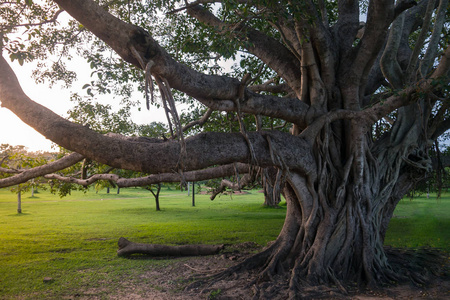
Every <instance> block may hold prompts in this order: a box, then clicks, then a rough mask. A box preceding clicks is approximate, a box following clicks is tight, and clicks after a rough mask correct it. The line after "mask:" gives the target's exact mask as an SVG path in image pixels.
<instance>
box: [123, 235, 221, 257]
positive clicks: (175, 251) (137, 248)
mask: <svg viewBox="0 0 450 300" xmlns="http://www.w3.org/2000/svg"><path fill="white" fill-rule="evenodd" d="M118 244H119V250H117V255H118V256H129V255H132V254H146V255H149V256H202V255H213V254H217V253H218V252H219V251H220V250H222V249H223V248H224V245H181V246H168V245H157V244H142V243H133V242H130V241H129V240H127V239H126V238H124V237H121V238H120V239H119V243H118Z"/></svg>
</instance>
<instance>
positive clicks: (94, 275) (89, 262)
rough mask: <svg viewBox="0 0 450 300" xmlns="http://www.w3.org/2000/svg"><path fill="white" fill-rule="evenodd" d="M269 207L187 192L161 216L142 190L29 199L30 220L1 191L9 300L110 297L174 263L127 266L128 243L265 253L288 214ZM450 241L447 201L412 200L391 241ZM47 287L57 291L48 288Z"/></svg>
mask: <svg viewBox="0 0 450 300" xmlns="http://www.w3.org/2000/svg"><path fill="white" fill-rule="evenodd" d="M262 202H263V195H262V194H260V193H258V192H256V191H251V192H250V194H246V195H235V196H233V197H232V198H230V197H229V196H221V197H220V198H217V199H216V200H214V201H210V200H209V198H208V196H205V195H196V206H195V207H192V205H191V197H189V196H187V193H186V192H183V193H182V192H180V191H176V190H163V191H162V193H161V196H160V203H161V209H162V211H156V210H155V202H154V199H153V196H152V195H151V194H150V192H148V191H145V190H143V189H139V188H136V189H134V188H133V189H123V190H121V193H120V194H119V195H117V194H115V193H111V194H106V192H105V190H103V191H100V192H99V193H98V194H96V193H95V192H94V191H91V192H89V193H87V194H84V193H82V192H75V193H73V194H72V195H71V196H69V197H66V198H62V199H60V198H59V197H58V196H54V195H51V194H49V193H48V192H45V191H42V192H41V193H39V194H36V197H33V198H31V197H30V195H29V194H25V195H23V196H22V212H23V213H22V214H17V198H16V195H15V194H12V193H10V192H9V191H8V190H5V189H3V190H0V299H17V298H20V299H61V298H64V297H67V295H72V296H73V295H77V294H78V293H79V292H80V293H81V291H86V290H89V289H90V288H92V289H96V288H98V287H102V291H103V293H104V295H103V296H105V297H106V295H108V293H109V292H110V291H111V289H113V288H114V285H115V284H116V283H117V284H118V282H119V281H120V279H121V278H123V277H133V276H134V277H136V278H137V277H139V274H141V273H143V272H145V271H146V270H149V269H150V268H152V266H154V265H167V264H169V263H170V260H165V259H161V260H142V259H124V258H119V257H117V256H116V250H117V240H118V239H119V237H122V236H123V237H126V238H128V239H129V240H131V241H134V242H144V243H161V244H187V243H207V244H222V243H241V242H246V241H253V242H255V243H258V244H261V245H265V244H266V243H267V242H268V241H270V240H273V239H275V238H276V236H277V235H278V233H279V231H280V229H281V227H282V225H283V220H284V216H285V213H286V209H285V206H282V207H281V208H280V209H270V208H265V207H262V206H261V204H262ZM449 241H450V197H447V196H444V197H443V198H441V199H440V200H436V199H435V198H430V199H426V198H415V199H414V200H409V199H405V200H402V201H401V203H400V204H399V206H398V208H397V210H396V212H395V217H394V218H393V219H392V222H391V224H390V228H389V232H388V234H387V237H386V243H387V244H390V245H393V246H400V247H404V246H408V247H417V246H426V245H429V246H433V247H439V248H444V249H446V250H447V251H448V250H449V249H450V244H449ZM45 277H51V278H52V279H53V282H51V283H44V282H43V278H45ZM142 280H143V282H142V284H149V285H151V284H152V283H151V282H146V279H142ZM81 294H82V293H81ZM96 297H100V298H101V297H102V295H98V294H97V295H96Z"/></svg>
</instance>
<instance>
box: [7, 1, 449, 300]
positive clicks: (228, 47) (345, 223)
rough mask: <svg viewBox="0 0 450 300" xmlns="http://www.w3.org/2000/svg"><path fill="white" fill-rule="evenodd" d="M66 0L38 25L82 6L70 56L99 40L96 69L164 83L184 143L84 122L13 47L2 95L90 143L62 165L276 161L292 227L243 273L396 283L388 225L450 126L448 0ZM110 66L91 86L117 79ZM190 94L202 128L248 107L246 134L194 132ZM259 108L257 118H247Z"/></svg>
mask: <svg viewBox="0 0 450 300" xmlns="http://www.w3.org/2000/svg"><path fill="white" fill-rule="evenodd" d="M25 2H31V1H25ZM53 2H54V3H56V4H58V6H59V8H54V9H53V10H51V9H48V11H50V12H51V13H52V16H47V18H46V19H44V20H41V21H39V20H35V19H36V18H37V17H36V16H33V15H32V14H31V13H30V15H31V17H30V24H32V23H34V24H37V23H40V24H41V25H40V26H44V25H45V26H49V25H48V24H51V23H52V20H54V19H56V18H57V16H58V15H59V14H60V12H61V10H65V11H66V12H68V13H69V14H70V15H71V16H72V17H73V18H74V19H75V20H76V21H77V22H79V23H80V24H81V25H78V23H73V22H72V23H70V24H71V25H72V31H65V30H64V31H63V30H60V31H59V32H60V35H53V36H52V37H54V38H55V39H57V37H59V38H64V39H65V42H64V43H62V44H63V45H64V47H63V50H61V52H62V53H63V54H65V55H68V54H67V52H68V50H67V49H68V48H69V49H70V48H71V47H76V46H75V45H76V44H77V43H81V42H84V43H87V44H88V45H91V46H90V48H89V50H90V51H91V52H89V51H87V50H86V52H82V51H78V52H79V53H81V52H82V53H83V55H84V56H85V57H87V58H88V60H89V61H90V63H91V67H94V68H95V67H96V66H100V67H101V68H107V69H108V71H105V72H104V74H106V75H108V80H119V81H120V80H121V81H127V80H131V79H130V78H131V77H133V76H134V77H133V78H138V77H139V75H141V77H140V78H141V80H142V86H143V85H144V82H145V86H146V89H149V90H150V91H149V92H146V94H147V96H148V101H150V98H153V93H154V91H153V88H152V87H153V85H154V83H153V82H156V86H157V87H158V90H159V92H160V94H161V96H162V100H161V101H162V102H161V105H162V106H164V107H166V111H167V115H168V117H169V120H171V122H170V125H171V128H172V139H169V140H167V141H163V140H152V139H140V138H136V137H134V138H128V137H124V136H120V135H117V134H116V135H111V134H109V135H108V134H106V135H103V134H100V133H97V132H95V131H93V130H91V129H89V128H88V127H86V126H81V125H78V124H74V123H71V122H69V121H67V120H65V119H63V118H61V117H59V116H58V115H56V114H54V113H53V112H51V111H50V110H48V109H47V108H44V107H42V106H41V105H39V104H36V103H35V102H33V101H32V100H30V99H29V98H28V97H27V96H26V95H25V94H24V93H23V92H22V90H21V88H20V86H19V82H18V81H17V79H16V77H15V75H14V73H13V72H12V70H11V68H10V67H9V65H8V63H7V62H6V60H5V59H4V58H1V60H0V67H1V73H0V100H1V105H2V106H3V107H5V108H7V109H9V110H11V111H12V112H13V113H15V114H16V115H17V116H19V117H20V118H21V119H22V120H23V121H24V122H25V123H27V124H28V125H30V126H32V127H33V128H35V129H36V130H37V131H39V132H40V133H42V134H43V135H44V136H45V137H47V138H49V139H50V140H52V141H53V142H55V143H57V144H58V145H60V146H62V147H64V148H66V149H69V150H71V151H73V152H75V154H72V156H70V157H68V158H65V160H64V161H62V163H61V164H60V165H59V167H62V166H65V165H70V164H71V163H73V162H76V161H79V160H80V159H81V158H82V157H86V158H89V159H92V160H95V161H98V162H100V163H103V164H107V165H109V166H112V167H115V168H123V169H130V170H134V171H139V172H145V173H150V174H152V175H150V176H148V177H146V178H145V180H147V181H146V184H149V180H150V181H151V182H150V183H155V182H158V181H177V180H178V181H184V180H187V181H197V180H201V179H204V178H207V177H219V176H225V175H232V174H234V173H236V172H239V173H240V174H242V173H243V172H245V170H250V171H251V172H255V170H256V169H257V168H262V169H263V170H264V169H266V170H273V168H275V171H270V172H267V173H266V174H267V176H268V177H271V178H272V182H273V183H274V184H277V185H279V186H280V187H281V193H282V195H283V196H284V198H285V199H286V202H287V214H286V220H285V223H284V227H283V229H282V230H281V232H280V235H279V236H278V238H277V240H276V241H275V242H274V243H273V244H272V245H271V246H270V247H268V248H267V249H265V250H264V251H263V252H261V253H259V254H257V255H255V256H253V257H251V258H249V259H248V260H246V261H245V262H243V263H242V264H239V265H238V266H236V267H235V268H234V269H232V270H231V271H229V272H233V271H236V270H239V269H240V268H241V269H243V268H245V269H252V268H253V269H259V270H260V272H259V273H258V280H257V281H256V282H261V281H264V280H269V279H271V278H274V276H275V275H276V274H280V275H283V276H288V277H289V292H290V296H291V297H295V296H296V295H297V292H298V290H299V289H300V287H301V286H302V285H305V284H312V285H318V284H323V283H325V284H327V283H328V284H338V285H339V286H341V283H348V282H360V283H368V284H375V283H382V282H387V281H391V280H395V279H396V275H398V274H396V273H395V272H393V270H392V269H391V268H390V265H389V261H388V260H387V259H386V255H385V251H384V249H383V240H384V236H385V233H386V230H387V225H388V223H389V220H390V219H391V217H392V215H393V211H394V208H395V207H396V205H397V203H398V202H399V200H400V199H401V198H402V196H403V195H404V194H405V193H406V192H407V191H408V190H409V189H410V188H411V187H412V186H413V184H414V182H416V181H418V180H420V179H422V178H423V177H424V176H426V172H427V170H429V168H430V167H431V160H430V159H429V157H428V154H427V153H428V149H429V147H430V146H431V145H432V144H433V140H436V139H437V138H438V137H439V136H440V135H442V134H443V133H444V132H445V131H446V130H447V129H448V128H449V126H450V119H449V118H448V103H449V102H448V75H449V64H450V48H449V47H448V40H447V35H446V33H447V30H448V24H446V23H445V20H446V18H447V17H448V11H447V10H448V1H447V0H439V1H436V0H422V1H419V2H417V3H416V2H415V1H410V0H399V1H397V3H394V1H393V0H379V1H374V0H369V1H361V3H360V1H352V0H345V1H344V0H339V1H337V3H335V2H334V1H324V0H317V1H262V0H255V1H253V0H222V1H219V0H217V1H214V0H212V1H211V0H197V1H193V2H184V1H147V2H145V3H144V2H141V1H100V3H97V1H92V0H70V1H69V0H55V1H53ZM5 5H6V4H5ZM48 5H50V4H48ZM0 7H1V6H0ZM50 7H51V6H50ZM159 9H162V11H163V12H165V13H166V14H165V15H162V14H161V13H159V12H160V10H159ZM31 11H32V10H31ZM34 11H36V10H34ZM363 13H364V14H365V15H366V16H367V19H366V20H367V21H365V22H362V21H361V20H362V17H361V16H362V15H363ZM41 14H42V12H41ZM12 15H14V14H12ZM17 18H19V17H17ZM17 18H16V19H17ZM33 18H34V19H33ZM161 18H167V20H168V21H167V22H164V21H163V22H161ZM5 19H6V18H5ZM16 19H14V18H12V17H11V18H10V19H8V20H11V22H15V21H17V20H16ZM44 23H45V24H44ZM70 24H69V25H70ZM74 24H76V25H74ZM136 24H137V25H136ZM29 26H31V25H29ZM12 27H13V25H11V26H10V27H8V26H7V25H5V24H3V25H2V29H3V35H4V36H3V43H4V47H5V49H7V50H8V51H10V53H11V54H12V56H11V58H13V59H22V61H23V60H25V61H26V60H27V59H31V58H30V57H29V56H30V55H34V57H38V56H39V55H41V56H42V53H41V52H39V49H40V48H39V47H37V46H36V44H38V43H35V45H34V47H33V43H32V45H31V46H30V49H31V50H29V51H28V52H21V51H20V49H16V48H17V47H16V48H14V47H13V46H14V44H11V40H12V39H5V37H7V36H9V35H10V32H12V31H13V30H12V29H11V28H12ZM27 28H28V27H27ZM76 30H78V31H77V32H76V33H74V32H75V31H76ZM42 31H43V30H42ZM42 31H39V32H38V31H35V32H34V35H33V36H32V37H31V40H32V41H33V37H34V36H36V39H38V36H40V35H42ZM53 32H58V31H53ZM68 32H71V33H72V35H68ZM88 32H89V33H92V34H93V35H95V36H96V37H97V39H93V38H92V36H91V35H89V34H88ZM81 37H84V38H81ZM88 37H90V38H88ZM48 40H51V38H49V37H47V42H48ZM8 43H9V44H8ZM103 43H104V44H103ZM105 44H106V45H108V47H110V48H109V49H112V50H113V51H114V52H115V53H116V54H118V55H119V56H120V59H116V60H113V61H112V62H111V59H110V55H109V54H108V55H104V54H103V52H101V51H107V49H108V48H107V47H106V46H105ZM48 49H50V50H47V51H54V48H48ZM77 49H79V48H77ZM93 49H94V50H96V51H98V53H96V54H95V53H92V51H93ZM32 51H35V52H32ZM4 52H5V51H4ZM24 53H25V54H24ZM26 53H31V54H29V56H27V54H26ZM238 53H242V55H241V57H239V56H238ZM19 54H20V55H19ZM38 54H39V55H38ZM62 56H63V55H62ZM34 57H33V58H34ZM230 58H231V59H233V58H234V59H241V62H240V68H239V66H237V67H238V69H237V70H235V72H234V73H233V74H235V75H234V77H233V76H231V75H226V74H224V73H221V72H219V71H217V68H216V65H215V62H217V61H220V60H221V59H230ZM58 63H59V64H60V65H59V66H60V67H61V65H62V64H61V63H60V61H58ZM93 64H94V66H93ZM131 65H133V66H134V68H130V66H131ZM100 67H99V68H96V69H95V70H96V71H95V72H97V71H98V70H100V69H101V68H100ZM136 69H142V70H143V72H141V73H138V72H136ZM124 70H127V73H126V74H131V75H129V76H128V75H127V76H125V71H124ZM40 74H41V75H42V76H44V75H45V72H41V73H40ZM67 74H71V73H68V72H67V73H66V78H62V79H66V80H68V78H67V76H68V75H67ZM230 74H231V73H230ZM106 75H105V76H106ZM102 76H103V75H99V78H100V79H103V80H101V82H100V83H101V84H100V83H97V85H95V84H94V82H92V83H91V84H90V85H92V86H96V89H90V90H89V93H93V91H95V90H102V89H103V90H108V87H107V86H105V85H107V84H106V83H105V82H107V81H106V80H104V78H105V76H103V77H102ZM69 79H70V78H69ZM144 90H145V89H144ZM122 91H123V90H122ZM178 98H181V99H183V101H188V102H189V101H191V103H192V101H194V102H193V103H194V104H193V105H195V103H199V104H201V105H202V106H201V107H203V109H204V110H205V112H206V113H205V115H204V117H203V118H202V119H201V120H198V122H197V123H195V122H194V123H193V124H191V125H195V124H204V123H205V121H206V122H207V119H208V118H209V117H210V115H211V114H212V113H213V112H221V113H222V114H225V113H227V114H229V113H233V114H234V119H233V120H234V121H235V122H236V124H238V125H239V131H238V132H223V131H224V130H220V131H222V132H199V131H200V130H197V132H199V133H198V134H195V135H191V136H189V137H185V136H184V135H183V127H182V126H181V123H180V118H179V116H178V113H177V111H176V107H175V104H174V99H178ZM197 109H198V106H197ZM251 115H253V116H255V117H254V120H255V121H254V122H255V123H254V126H248V122H247V123H246V122H244V121H243V120H244V119H245V118H247V119H248V116H251ZM262 119H265V120H274V119H276V120H281V121H285V122H287V123H288V124H290V126H291V129H290V131H289V132H286V131H283V130H281V131H280V130H276V126H271V130H266V129H265V128H264V126H262V125H261V120H262ZM279 123H280V122H279ZM187 127H188V126H187ZM269 127H270V126H269ZM281 127H282V126H281ZM381 127H382V128H383V130H379V128H381ZM237 163H239V164H237ZM246 165H247V167H246ZM49 169H51V172H53V171H54V170H55V169H57V167H56V166H55V165H53V167H52V168H50V167H49ZM47 171H48V170H47ZM40 172H41V173H42V172H45V171H43V170H41V171H40ZM30 176H31V175H30ZM24 177H25V178H26V176H24ZM109 179H114V178H109ZM115 179H116V180H117V182H120V180H121V179H118V178H115ZM142 180H144V179H142ZM12 181H13V180H10V182H12ZM122 183H123V185H132V184H138V183H137V180H135V181H133V182H129V181H126V180H123V182H122ZM3 186H4V184H3ZM275 190H277V189H276V188H275Z"/></svg>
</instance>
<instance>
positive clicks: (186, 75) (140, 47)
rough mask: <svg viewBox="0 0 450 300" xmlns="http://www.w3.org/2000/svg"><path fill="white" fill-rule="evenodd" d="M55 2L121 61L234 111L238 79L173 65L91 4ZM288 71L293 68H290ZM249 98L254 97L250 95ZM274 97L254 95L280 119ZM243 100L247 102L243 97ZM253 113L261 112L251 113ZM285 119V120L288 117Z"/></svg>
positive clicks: (139, 33)
mask: <svg viewBox="0 0 450 300" xmlns="http://www.w3.org/2000/svg"><path fill="white" fill-rule="evenodd" d="M55 2H56V3H58V4H59V5H61V7H63V8H64V9H65V10H66V11H67V12H68V13H69V14H70V15H72V16H73V17H74V18H75V19H76V20H77V21H79V22H80V23H82V24H83V25H84V26H85V27H86V28H87V29H88V30H90V31H91V32H92V33H94V34H95V35H96V36H97V37H99V38H100V39H102V40H103V41H104V42H105V43H106V44H108V45H110V46H111V47H112V48H113V49H114V51H116V52H117V53H118V54H119V55H120V56H121V57H122V58H123V59H124V60H125V61H127V62H130V63H132V64H133V65H135V66H136V67H138V68H141V69H142V68H143V65H146V64H147V63H149V62H152V67H151V72H152V74H156V75H157V76H159V77H161V78H165V79H166V80H167V82H168V83H169V84H170V87H171V88H174V89H177V90H179V91H182V92H184V93H186V94H187V95H189V96H191V97H194V98H196V99H198V100H199V101H201V102H202V103H203V104H205V105H207V106H208V107H211V108H213V109H214V110H217V109H219V108H218V107H227V108H228V109H227V110H234V111H236V109H237V108H236V107H233V106H232V107H231V108H230V106H229V102H227V101H230V100H233V99H236V97H237V95H238V93H239V87H240V81H239V80H237V79H234V78H230V77H227V76H217V75H206V74H203V73H200V72H197V71H195V70H193V69H191V68H189V67H187V66H185V65H183V64H181V63H178V62H176V61H175V60H174V59H173V58H172V57H171V56H170V55H169V54H168V53H167V52H166V51H165V50H164V49H163V48H162V47H160V45H159V44H158V43H157V42H156V41H155V40H154V39H153V38H152V37H151V36H150V35H149V33H148V32H146V31H145V30H143V29H142V28H139V27H137V26H133V25H130V24H128V23H125V22H123V21H121V20H119V19H117V18H116V17H114V16H112V15H111V14H109V13H107V12H105V11H104V10H103V9H102V8H101V7H100V6H98V5H97V4H95V2H94V1H90V0H74V1H69V0H55ZM131 49H134V50H135V51H132V50H131ZM133 52H134V53H133ZM136 53H138V54H139V55H140V57H139V58H138V57H136ZM291 55H292V54H291ZM139 60H140V61H141V62H139ZM291 63H292V62H290V64H291ZM284 64H285V65H287V64H288V63H287V61H285V62H284ZM291 69H294V68H292V66H291ZM296 75H298V74H295V76H296ZM295 76H293V77H292V78H294V77H295ZM246 94H247V93H246ZM250 96H252V97H254V98H256V96H255V95H253V94H251V95H250ZM274 98H275V97H273V96H272V97H268V96H263V95H258V96H257V101H258V105H259V106H258V109H259V110H260V111H263V112H264V113H268V114H269V115H268V116H269V117H277V118H280V115H281V116H282V118H283V115H284V113H283V111H284V110H278V111H276V110H275V109H272V108H271V104H272V102H273V99H274ZM278 99H280V101H281V103H284V101H285V100H283V99H282V98H278ZM222 100H225V102H226V103H222V102H223V101H222ZM243 100H247V97H246V98H245V99H243ZM297 102H300V101H297ZM296 106H297V109H296V111H299V110H300V111H303V110H305V107H306V108H307V106H306V105H305V104H304V103H298V104H296ZM251 110H252V108H250V107H246V103H245V101H244V103H243V104H242V105H241V111H242V112H249V113H254V112H252V111H251ZM255 114H261V113H259V112H255ZM287 117H288V118H289V116H287ZM296 118H297V122H301V120H302V116H297V117H296ZM299 120H300V121H299ZM289 121H291V120H289Z"/></svg>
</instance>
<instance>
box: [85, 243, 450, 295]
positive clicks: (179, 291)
mask: <svg viewBox="0 0 450 300" xmlns="http://www.w3.org/2000/svg"><path fill="white" fill-rule="evenodd" d="M259 250H260V249H259V248H258V246H257V245H256V244H254V243H244V244H239V245H234V246H231V247H228V248H227V250H226V251H225V252H224V253H221V254H218V255H212V256H204V257H189V258H177V259H173V260H172V261H170V262H169V264H168V265H166V266H160V267H152V268H151V269H149V270H148V271H147V272H144V273H142V274H141V275H140V277H139V278H124V280H123V281H122V282H121V283H120V285H117V289H116V290H115V291H113V292H112V293H109V294H108V296H107V298H108V299H131V300H140V299H154V300H177V299H181V300H198V299H222V300H228V299H230V300H231V299H233V300H234V299H252V298H253V297H254V295H255V293H261V294H262V293H267V294H268V295H271V296H270V298H264V297H261V298H262V299H271V300H272V299H274V300H278V299H279V300H281V299H287V298H288V297H287V289H286V288H287V280H286V278H273V282H277V284H273V282H267V283H266V284H262V285H260V286H259V287H260V290H259V291H256V289H254V285H253V283H252V280H253V278H254V275H255V274H252V273H249V272H241V273H239V275H236V276H234V277H232V278H227V279H226V280H220V281H218V282H215V283H213V284H211V285H209V284H207V283H206V282H207V281H205V280H204V281H202V277H203V278H206V277H207V276H210V275H212V274H215V273H217V272H220V271H222V270H225V269H226V268H228V267H231V266H233V265H235V264H237V263H239V262H241V261H242V260H244V259H245V258H246V257H248V256H249V255H251V254H252V253H253V252H255V251H259ZM402 255H404V256H406V257H408V255H405V253H403V254H402ZM135 259H143V258H142V257H137V258H135ZM194 277H195V278H196V279H195V280H194ZM186 287H189V288H188V289H186ZM93 293H94V291H92V290H90V291H89V294H90V295H88V294H86V295H81V297H80V296H78V297H77V299H93V298H92V296H91V295H92V294H93ZM273 295H276V296H273ZM89 296H91V297H89ZM103 298H104V297H103ZM301 298H302V299H354V300H376V299H436V300H441V299H442V300H444V299H450V277H449V276H448V274H447V275H442V276H439V277H435V280H433V281H432V282H429V283H427V284H422V285H413V284H402V285H397V286H392V287H384V288H382V289H377V290H364V291H358V290H353V291H350V292H349V293H347V294H342V293H341V292H340V291H339V290H337V289H333V288H329V287H312V288H305V290H304V295H301Z"/></svg>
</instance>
